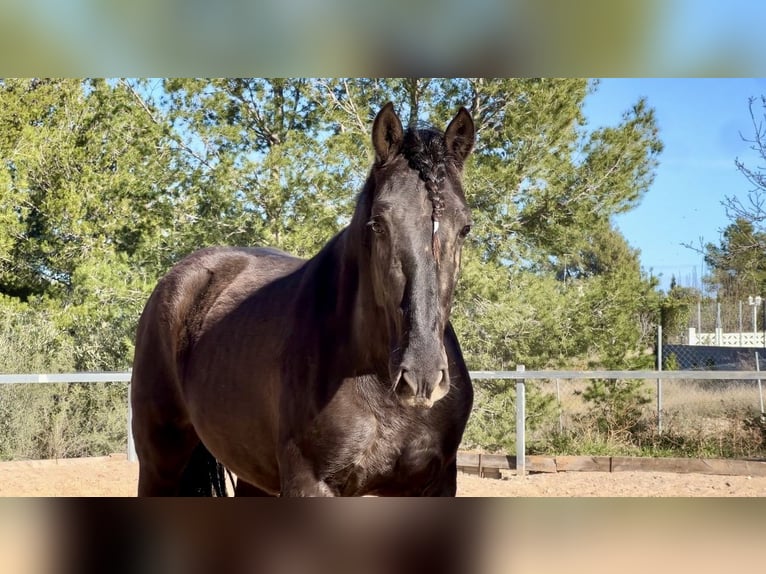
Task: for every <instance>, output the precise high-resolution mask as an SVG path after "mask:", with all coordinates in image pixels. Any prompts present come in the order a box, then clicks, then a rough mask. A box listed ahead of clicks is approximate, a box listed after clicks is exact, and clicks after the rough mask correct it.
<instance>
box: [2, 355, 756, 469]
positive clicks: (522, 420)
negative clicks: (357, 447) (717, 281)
mask: <svg viewBox="0 0 766 574" xmlns="http://www.w3.org/2000/svg"><path fill="white" fill-rule="evenodd" d="M470 375H471V378H472V379H473V380H475V381H481V380H498V379H506V380H515V381H516V396H517V399H520V400H516V401H515V402H516V435H517V436H516V460H517V473H518V474H524V472H525V462H524V461H525V453H526V446H527V445H526V438H525V436H526V426H527V425H526V421H527V418H526V416H527V415H526V410H525V409H526V402H527V401H526V400H525V398H524V397H525V396H526V381H533V380H535V381H546V380H547V381H553V380H555V381H556V393H557V395H558V381H559V380H593V379H620V380H631V379H632V380H636V379H642V380H656V381H658V382H659V381H661V380H682V381H683V380H695V381H758V391H759V393H760V394H761V398H760V401H761V411H763V406H762V405H763V396H762V388H761V384H760V382H761V377H762V376H763V373H761V372H760V371H692V370H685V371H654V370H651V371H650V370H646V371H607V370H604V371H526V370H524V366H523V365H519V366H518V367H517V370H516V371H471V372H470ZM130 377H131V373H130V371H123V372H105V373H53V374H10V375H0V384H42V383H107V382H122V383H128V384H129V383H130ZM661 389H662V387H661V385H658V386H657V393H658V396H657V404H658V405H661V404H662V396H661V392H662V390H661ZM660 415H661V409H659V408H658V422H659V423H660V424H661V418H660ZM131 424H132V409H131V405H130V392H128V404H127V439H128V445H127V447H128V448H127V451H128V452H127V455H128V460H131V461H135V460H137V458H136V453H135V444H134V441H133V433H132V429H131Z"/></svg>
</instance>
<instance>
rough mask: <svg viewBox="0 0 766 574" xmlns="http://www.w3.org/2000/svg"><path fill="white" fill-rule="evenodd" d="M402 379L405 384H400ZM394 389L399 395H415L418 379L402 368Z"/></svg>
mask: <svg viewBox="0 0 766 574" xmlns="http://www.w3.org/2000/svg"><path fill="white" fill-rule="evenodd" d="M402 381H404V382H405V383H407V384H406V385H402ZM396 390H397V392H398V393H399V394H400V395H413V396H415V395H417V394H418V381H417V378H416V377H415V375H414V374H413V373H412V372H410V371H408V370H407V369H402V373H401V375H399V382H398V383H397V386H396Z"/></svg>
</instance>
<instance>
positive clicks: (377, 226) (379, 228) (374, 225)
mask: <svg viewBox="0 0 766 574" xmlns="http://www.w3.org/2000/svg"><path fill="white" fill-rule="evenodd" d="M368 225H369V226H370V228H371V229H372V230H373V231H374V232H375V233H376V234H378V235H383V234H384V233H385V232H386V228H385V226H384V225H383V224H382V223H381V222H380V221H379V220H377V219H373V220H372V221H370V223H369V224H368Z"/></svg>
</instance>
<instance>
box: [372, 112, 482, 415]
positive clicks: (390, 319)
mask: <svg viewBox="0 0 766 574" xmlns="http://www.w3.org/2000/svg"><path fill="white" fill-rule="evenodd" d="M372 141H373V146H374V148H375V164H374V166H373V168H372V172H371V175H370V180H369V181H368V185H367V191H368V193H369V196H368V197H367V198H366V202H365V203H366V205H367V208H368V210H365V211H366V216H367V217H368V220H367V221H366V222H365V223H366V232H365V234H364V237H365V239H366V241H364V243H365V244H366V245H368V246H369V253H370V277H371V281H372V290H373V295H374V300H375V304H376V306H377V308H378V309H379V310H382V312H383V314H384V316H385V317H386V318H387V324H388V329H387V331H388V339H389V346H390V348H389V357H390V359H389V374H390V376H391V381H392V383H393V385H394V390H395V392H396V393H397V395H398V396H399V398H400V400H401V401H402V402H403V403H404V404H407V405H412V406H424V407H430V406H431V405H432V404H433V403H434V402H436V401H438V400H439V399H441V398H442V397H444V396H445V395H446V394H447V391H448V390H449V385H450V383H449V372H448V369H447V354H446V352H445V349H444V329H445V326H446V324H447V321H448V319H449V314H450V309H451V306H452V295H453V292H454V289H455V284H456V282H457V277H458V271H459V269H460V251H461V248H462V245H463V241H464V239H465V237H466V235H467V234H468V232H469V231H470V229H471V223H472V220H471V212H470V210H469V209H468V206H467V204H466V201H465V196H464V194H463V188H462V185H461V175H462V170H463V162H464V161H465V159H466V157H467V156H468V154H469V153H470V152H471V149H472V148H473V143H474V124H473V120H472V119H471V116H470V114H469V113H468V112H467V111H466V110H465V109H464V108H461V109H460V111H459V112H458V113H457V115H456V116H455V117H454V119H453V120H452V121H451V122H450V124H449V126H448V127H447V129H446V131H445V132H444V133H442V132H441V131H439V130H436V129H433V128H423V129H418V128H414V127H411V128H409V129H408V130H407V131H404V130H403V129H402V124H401V122H400V121H399V118H398V117H397V115H396V113H395V112H394V109H393V106H392V105H391V104H390V103H388V104H386V105H385V106H384V107H383V109H382V110H381V111H380V112H379V113H378V115H377V117H376V118H375V122H374V124H373V128H372Z"/></svg>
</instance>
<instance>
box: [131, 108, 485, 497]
mask: <svg viewBox="0 0 766 574" xmlns="http://www.w3.org/2000/svg"><path fill="white" fill-rule="evenodd" d="M372 143H373V146H374V149H375V162H374V164H373V166H372V169H371V171H370V174H369V177H368V178H367V181H366V183H365V185H364V188H363V190H362V192H361V194H360V195H359V198H358V202H357V206H356V210H355V212H354V216H353V218H352V220H351V223H350V224H349V226H348V227H347V228H345V229H344V230H342V231H341V232H340V233H338V235H336V236H335V237H334V238H333V239H332V240H330V242H329V243H328V244H327V245H325V246H324V248H323V249H322V250H321V251H320V252H319V253H318V254H317V255H316V256H314V257H313V258H311V259H309V260H308V261H305V260H302V259H298V258H295V257H292V256H290V255H287V254H285V253H282V252H281V251H277V250H274V249H268V248H260V249H258V248H253V249H250V248H210V249H203V250H201V251H197V252H196V253H193V254H192V255H190V256H189V257H187V258H186V259H184V260H183V261H181V262H180V263H178V264H177V265H176V266H175V267H173V268H172V269H171V270H170V272H169V273H168V274H167V275H166V276H165V277H163V278H162V279H161V280H160V282H159V284H158V285H157V287H156V288H155V290H154V292H153V293H152V295H151V297H150V298H149V301H148V302H147V304H146V308H145V309H144V312H143V315H142V316H141V320H140V322H139V325H138V333H137V338H136V353H135V361H134V364H133V377H132V385H131V389H132V390H131V401H132V404H133V434H134V437H135V444H136V450H137V453H138V459H139V463H140V472H139V483H138V494H139V496H148V495H177V494H180V495H189V494H213V493H214V492H215V493H216V494H221V492H222V491H223V493H225V488H223V489H221V486H222V485H223V484H225V483H224V481H223V468H224V467H225V468H227V469H230V471H232V472H234V473H235V474H236V475H237V477H238V483H237V488H236V493H237V494H250V495H280V494H281V495H282V496H316V495H319V496H334V495H342V496H352V495H364V494H376V495H392V496H413V495H446V496H454V495H455V492H456V480H457V466H456V454H457V448H458V445H459V443H460V440H461V438H462V435H463V430H464V428H465V424H466V421H467V419H468V415H469V412H470V410H471V406H472V402H473V389H472V387H471V381H470V378H469V375H468V371H467V369H466V366H465V363H464V361H463V357H462V354H461V351H460V346H459V345H458V341H457V337H456V336H455V332H454V331H453V329H452V326H451V325H450V323H449V313H450V308H451V305H452V296H453V291H454V288H455V283H456V281H457V277H458V270H459V267H460V251H461V247H462V244H463V240H464V238H465V236H466V235H467V234H468V232H469V231H470V228H471V213H470V211H469V209H468V207H467V205H466V201H465V197H464V194H463V190H462V187H461V174H462V169H463V162H464V160H465V159H466V157H467V156H468V154H469V153H470V152H471V149H472V147H473V143H474V124H473V120H472V119H471V116H470V114H469V113H468V112H467V111H466V110H465V109H464V108H461V109H460V111H459V112H458V113H457V115H456V116H455V117H454V118H453V120H452V121H451V122H450V124H449V126H448V127H447V129H446V131H445V132H441V131H439V130H437V129H434V128H415V127H410V128H409V129H407V130H406V131H404V130H403V129H402V124H401V122H400V120H399V118H398V117H397V115H396V113H395V112H394V109H393V106H392V105H391V104H390V103H388V104H386V105H385V106H384V107H383V108H382V110H381V111H380V112H379V113H378V115H377V117H376V118H375V121H374V124H373V127H372Z"/></svg>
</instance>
